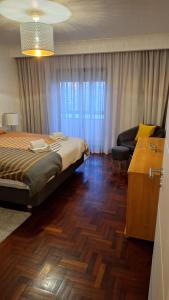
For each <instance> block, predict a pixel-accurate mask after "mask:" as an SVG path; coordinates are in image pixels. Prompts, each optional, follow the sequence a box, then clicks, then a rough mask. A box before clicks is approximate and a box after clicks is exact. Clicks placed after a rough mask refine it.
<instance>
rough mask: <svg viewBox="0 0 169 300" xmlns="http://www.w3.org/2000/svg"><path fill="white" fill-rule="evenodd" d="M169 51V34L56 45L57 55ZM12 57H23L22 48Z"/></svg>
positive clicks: (12, 49) (14, 51)
mask: <svg viewBox="0 0 169 300" xmlns="http://www.w3.org/2000/svg"><path fill="white" fill-rule="evenodd" d="M150 49H151V50H152V49H169V34H149V35H137V36H128V37H114V38H109V39H95V40H94V39H93V40H79V41H71V42H70V41H69V42H59V43H57V41H56V44H55V53H56V55H66V54H85V53H106V52H119V51H137V50H150ZM10 56H11V57H21V56H22V55H21V50H20V46H15V47H13V48H11V49H10Z"/></svg>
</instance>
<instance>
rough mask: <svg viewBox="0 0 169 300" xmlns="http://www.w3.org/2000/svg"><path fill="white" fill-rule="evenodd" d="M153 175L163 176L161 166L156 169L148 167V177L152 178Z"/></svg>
mask: <svg viewBox="0 0 169 300" xmlns="http://www.w3.org/2000/svg"><path fill="white" fill-rule="evenodd" d="M155 175H160V176H163V168H157V169H153V168H150V170H149V177H150V178H154V176H155Z"/></svg>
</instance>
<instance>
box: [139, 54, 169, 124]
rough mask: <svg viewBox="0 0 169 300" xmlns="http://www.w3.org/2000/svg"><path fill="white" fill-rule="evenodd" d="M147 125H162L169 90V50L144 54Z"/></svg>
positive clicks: (145, 115)
mask: <svg viewBox="0 0 169 300" xmlns="http://www.w3.org/2000/svg"><path fill="white" fill-rule="evenodd" d="M143 90H144V118H143V121H144V122H145V123H150V124H158V125H161V124H162V122H163V116H164V111H165V106H166V101H167V97H168V90H169V50H161V51H160V50H159V51H146V52H143Z"/></svg>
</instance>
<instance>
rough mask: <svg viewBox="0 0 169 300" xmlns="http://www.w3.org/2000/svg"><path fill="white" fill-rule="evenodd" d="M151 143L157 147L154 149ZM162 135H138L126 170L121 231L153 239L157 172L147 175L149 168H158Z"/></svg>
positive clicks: (157, 195) (133, 235) (162, 142)
mask: <svg viewBox="0 0 169 300" xmlns="http://www.w3.org/2000/svg"><path fill="white" fill-rule="evenodd" d="M151 145H155V146H156V147H157V152H155V150H152V147H151ZM163 151H164V139H161V138H140V139H139V141H138V143H137V146H136V148H135V151H134V154H133V158H132V160H131V163H130V166H129V170H128V195H127V216H126V229H125V234H126V236H128V237H135V238H140V239H144V240H149V241H153V240H154V233H155V225H156V216H157V207H158V197H159V186H160V175H155V176H154V177H153V178H150V177H149V170H150V168H161V167H162V160H163Z"/></svg>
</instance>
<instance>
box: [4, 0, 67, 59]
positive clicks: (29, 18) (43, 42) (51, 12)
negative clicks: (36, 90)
mask: <svg viewBox="0 0 169 300" xmlns="http://www.w3.org/2000/svg"><path fill="white" fill-rule="evenodd" d="M0 14H1V15H2V16H4V17H5V18H8V19H11V20H14V21H17V22H19V23H20V37H21V51H22V54H24V55H30V56H51V55H54V37H53V26H52V25H51V24H56V23H61V22H63V21H66V20H67V19H69V18H70V16H71V12H70V10H69V9H68V8H67V7H65V6H64V5H62V4H60V3H56V2H54V1H50V0H24V1H21V0H15V1H14V0H3V1H2V2H0Z"/></svg>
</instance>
